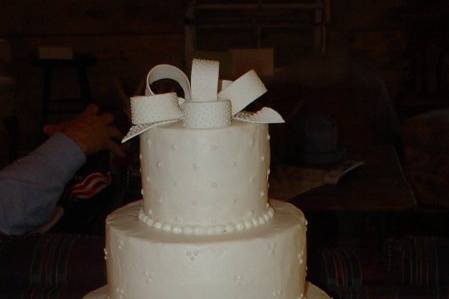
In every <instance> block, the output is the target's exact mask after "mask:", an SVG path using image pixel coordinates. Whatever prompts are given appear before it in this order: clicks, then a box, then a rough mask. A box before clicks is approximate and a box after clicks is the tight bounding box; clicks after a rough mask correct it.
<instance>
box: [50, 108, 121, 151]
mask: <svg viewBox="0 0 449 299" xmlns="http://www.w3.org/2000/svg"><path fill="white" fill-rule="evenodd" d="M113 120H114V117H113V116H112V114H110V113H100V114H98V107H97V106H96V105H92V104H91V105H88V106H87V108H86V109H85V110H84V111H83V112H82V113H81V114H79V115H78V116H77V117H75V118H74V119H72V120H70V121H66V122H62V123H59V124H54V125H46V126H45V127H44V133H45V134H47V135H48V136H51V135H53V134H55V133H58V132H61V133H63V134H64V135H66V136H67V137H69V138H70V139H72V140H73V141H74V142H76V143H77V144H78V145H79V147H80V148H81V150H82V151H83V152H84V153H85V154H86V155H90V154H94V153H96V152H99V151H101V150H110V151H111V152H113V153H114V154H116V155H118V156H121V157H122V156H124V155H125V153H124V151H123V149H122V147H121V146H120V145H119V144H118V143H116V141H115V140H117V139H121V138H122V137H123V136H122V133H121V132H120V131H119V130H118V129H117V128H116V127H115V126H114V125H113V124H112V122H113Z"/></svg>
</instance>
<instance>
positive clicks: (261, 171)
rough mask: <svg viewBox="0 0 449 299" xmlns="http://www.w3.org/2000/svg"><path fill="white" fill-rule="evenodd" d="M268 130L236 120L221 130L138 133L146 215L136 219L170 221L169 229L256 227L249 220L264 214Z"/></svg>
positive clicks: (168, 128) (173, 128)
mask: <svg viewBox="0 0 449 299" xmlns="http://www.w3.org/2000/svg"><path fill="white" fill-rule="evenodd" d="M267 134H268V128H267V125H261V124H253V123H244V122H239V121H234V122H232V124H231V126H229V127H226V128H220V129H189V128H184V127H183V126H182V123H174V124H169V125H165V126H160V127H155V128H152V129H151V130H148V131H147V132H145V133H143V134H142V135H141V137H140V140H141V142H140V146H141V148H140V151H141V154H142V159H141V163H142V189H143V198H144V209H143V211H144V213H145V214H146V216H147V217H146V218H145V217H143V216H142V217H141V218H142V219H145V222H147V223H148V222H149V221H150V222H151V221H153V222H152V223H151V224H150V225H151V226H155V225H157V226H159V224H158V223H160V225H161V226H162V225H163V224H167V225H170V226H171V229H168V227H166V229H167V230H168V231H172V230H173V228H174V227H178V226H179V227H181V226H189V227H210V226H215V227H218V226H221V228H220V229H218V228H217V229H216V231H219V230H223V231H224V230H225V227H226V225H229V224H235V226H236V227H238V228H240V226H241V225H237V224H242V225H243V226H245V227H254V226H257V225H254V224H252V223H253V222H254V221H259V218H260V217H263V219H265V217H264V215H266V214H267V213H268V212H269V207H267V193H268V183H267V182H268V178H267V175H266V174H267V172H268V168H269V165H270V148H269V142H268V140H267V138H266V136H267ZM248 141H251V142H248ZM149 211H151V215H149V213H150V212H149ZM250 214H251V215H253V216H252V217H248V215H250ZM148 219H151V220H148ZM260 221H263V220H260ZM199 229H200V230H202V228H199ZM177 231H178V230H177ZM201 234H203V232H202V233H201Z"/></svg>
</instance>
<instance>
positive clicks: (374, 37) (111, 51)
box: [0, 0, 407, 148]
mask: <svg viewBox="0 0 449 299" xmlns="http://www.w3.org/2000/svg"><path fill="white" fill-rule="evenodd" d="M406 2H407V1H406V0H393V1H391V0H333V1H331V3H332V9H331V13H332V18H331V27H330V32H329V36H328V38H329V47H328V49H329V51H330V53H332V52H338V51H340V49H341V48H350V49H351V50H356V51H358V52H360V53H363V54H364V55H366V56H368V57H369V58H370V59H372V60H373V61H374V62H375V64H376V66H377V67H378V68H379V69H381V70H382V72H383V74H384V76H385V78H387V80H388V81H389V82H392V84H390V85H391V88H392V92H393V93H394V89H395V88H396V89H397V86H398V84H399V83H398V82H399V80H400V71H401V67H402V65H401V60H400V58H401V54H402V51H403V49H404V43H405V41H404V34H403V31H402V24H401V22H400V20H399V19H398V18H397V17H395V13H396V12H397V10H398V9H400V8H401V7H402V6H403V5H404V3H406ZM187 5H188V0H179V1H177V0H164V1H157V0H132V1H130V0H89V1H75V0H3V1H1V3H0V38H6V39H8V40H9V41H10V42H11V44H12V48H13V56H14V59H15V65H14V72H15V74H16V78H17V82H18V87H19V89H18V90H19V91H18V95H17V102H18V103H19V107H21V108H20V110H19V112H20V122H21V128H22V132H23V134H22V140H23V142H22V143H24V144H25V148H26V147H27V146H33V144H35V142H29V141H30V140H31V141H36V140H37V139H36V136H37V132H39V130H40V128H39V122H38V119H39V118H38V117H36V116H38V115H39V113H40V104H41V103H40V102H41V98H40V94H41V85H40V84H41V72H40V69H39V68H38V67H36V66H33V65H32V64H31V56H32V54H33V52H34V51H35V49H36V48H37V47H39V46H69V47H73V48H74V49H75V50H77V51H79V52H86V53H90V54H93V55H94V56H95V57H96V58H97V64H96V65H95V66H94V67H93V68H91V69H90V73H89V75H90V78H91V85H92V89H93V95H94V97H95V98H97V99H101V100H103V101H109V100H110V101H116V100H117V99H116V98H114V97H116V92H115V91H114V85H113V84H112V81H113V80H114V78H117V77H119V78H122V80H123V82H124V83H125V84H126V86H129V87H130V90H132V89H134V88H135V87H136V86H137V84H138V83H139V81H140V80H141V79H142V78H143V76H144V75H145V73H146V71H147V70H148V69H149V68H150V67H151V66H153V65H155V64H158V63H163V62H165V63H170V64H174V65H178V66H181V67H184V63H185V62H184V27H183V26H184V15H185V11H186V7H187ZM284 42H285V41H284ZM298 55H303V54H302V53H298ZM59 79H60V80H62V81H63V82H62V83H60V84H58V86H59V89H60V90H61V92H67V91H69V90H70V91H72V90H71V86H70V84H71V82H73V80H74V78H73V74H69V73H64V74H62V75H61V76H60V78H59ZM72 89H73V88H72ZM73 92H76V90H75V91H73ZM23 107H26V108H23Z"/></svg>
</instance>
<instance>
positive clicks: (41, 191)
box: [0, 133, 86, 235]
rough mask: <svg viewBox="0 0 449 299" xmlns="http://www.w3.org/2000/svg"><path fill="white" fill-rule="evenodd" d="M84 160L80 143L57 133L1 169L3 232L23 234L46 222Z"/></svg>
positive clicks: (0, 211)
mask: <svg viewBox="0 0 449 299" xmlns="http://www.w3.org/2000/svg"><path fill="white" fill-rule="evenodd" d="M85 160H86V156H85V154H84V153H83V151H82V150H81V148H80V147H79V145H78V144H77V143H75V142H74V141H73V140H72V139H70V138H68V137H67V136H66V135H64V134H61V133H58V134H55V135H53V136H52V137H51V138H50V139H48V140H47V141H46V142H45V143H44V144H42V145H41V146H40V147H38V148H37V149H36V150H35V151H33V152H32V153H31V154H29V155H27V156H26V157H24V158H22V159H19V160H17V161H15V162H14V163H13V164H11V165H9V166H7V167H6V168H4V169H3V170H1V171H0V231H1V232H3V233H5V234H8V235H17V234H23V233H26V232H28V231H30V230H32V229H34V228H36V227H37V226H39V225H41V224H43V223H45V222H46V221H47V220H48V219H49V218H50V216H51V214H52V213H53V211H54V208H55V206H56V203H57V201H58V199H59V196H60V195H61V194H62V192H63V190H64V187H65V185H66V183H67V182H68V181H69V180H70V179H71V178H72V177H73V175H74V174H75V172H76V171H77V170H78V169H79V168H80V167H81V166H82V165H83V164H84V162H85Z"/></svg>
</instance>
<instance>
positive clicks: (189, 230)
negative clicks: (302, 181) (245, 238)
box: [139, 207, 274, 236]
mask: <svg viewBox="0 0 449 299" xmlns="http://www.w3.org/2000/svg"><path fill="white" fill-rule="evenodd" d="M273 216H274V210H273V208H272V207H269V208H268V209H267V211H266V212H265V213H263V214H262V215H260V216H259V217H252V218H249V219H246V220H242V221H239V222H235V223H229V224H223V225H211V226H202V225H177V224H170V223H164V222H160V221H155V220H154V219H152V218H151V217H149V216H148V215H147V214H145V212H144V210H143V209H140V211H139V220H140V221H142V222H143V223H145V224H147V225H148V226H150V227H152V228H155V229H159V230H161V231H164V232H168V233H173V234H178V235H197V236H207V235H209V236H210V235H222V234H226V233H232V232H241V231H245V230H249V229H252V228H255V227H258V226H261V225H264V224H267V223H268V222H270V221H271V219H272V218H273Z"/></svg>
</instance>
